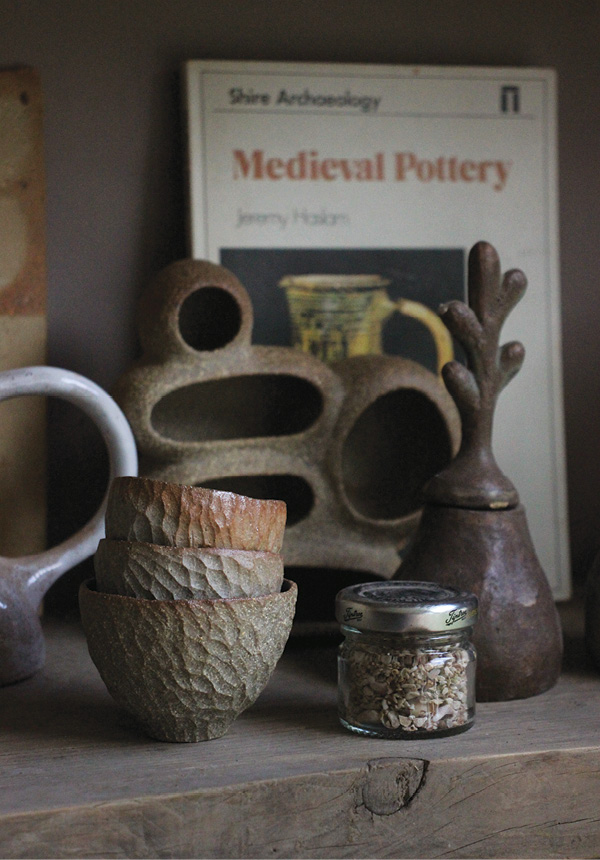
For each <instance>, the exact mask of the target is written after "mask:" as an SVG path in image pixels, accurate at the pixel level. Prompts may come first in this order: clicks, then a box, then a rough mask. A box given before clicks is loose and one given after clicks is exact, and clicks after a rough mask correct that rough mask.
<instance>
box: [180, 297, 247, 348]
mask: <svg viewBox="0 0 600 860" xmlns="http://www.w3.org/2000/svg"><path fill="white" fill-rule="evenodd" d="M241 324H242V314H241V311H240V306H239V304H238V303H237V301H236V300H235V298H234V297H233V296H232V295H231V293H228V292H227V291H226V290H223V289H221V288H220V287H202V288H201V289H199V290H195V291H194V292H193V293H190V295H189V296H188V297H187V299H185V301H184V302H183V303H182V305H181V308H180V309H179V332H180V334H181V337H182V338H183V339H184V341H185V342H186V343H187V345H188V346H191V347H192V349H197V350H198V351H202V352H205V351H210V350H214V349H220V348H221V347H223V346H227V344H228V343H231V341H232V340H233V339H234V338H235V336H236V335H237V334H238V332H239V330H240V326H241Z"/></svg>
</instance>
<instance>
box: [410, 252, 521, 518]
mask: <svg viewBox="0 0 600 860" xmlns="http://www.w3.org/2000/svg"><path fill="white" fill-rule="evenodd" d="M526 286H527V279H526V278H525V275H524V274H523V272H521V271H520V270H519V269H513V270H511V271H509V272H507V273H506V274H505V275H504V277H502V276H501V272H500V261H499V259H498V255H497V253H496V251H495V250H494V248H493V247H492V246H491V245H489V244H488V243H487V242H478V243H477V244H476V245H475V246H474V247H473V248H472V250H471V253H470V254H469V278H468V291H469V305H466V304H464V302H459V301H453V302H449V303H448V304H446V305H442V306H441V307H440V311H439V312H440V315H441V317H442V320H443V321H444V323H445V325H446V327H447V328H448V330H449V331H450V332H451V334H453V335H454V337H455V338H456V339H457V340H458V341H459V342H460V344H461V345H462V347H463V348H464V351H465V354H466V357H467V366H466V367H465V365H463V364H461V363H459V362H458V361H450V362H448V364H446V365H445V366H444V368H443V370H442V376H443V378H444V382H445V384H446V388H447V389H448V391H449V392H450V394H451V396H452V398H453V400H454V402H455V403H456V406H457V408H458V411H459V413H460V416H461V421H462V443H461V447H460V450H459V452H458V454H457V456H456V457H455V459H454V460H453V461H452V463H451V464H450V466H448V468H447V469H445V470H444V471H443V472H440V473H439V474H438V475H436V476H435V478H433V480H432V481H430V482H429V484H428V485H427V487H426V489H425V496H426V499H427V501H428V502H432V503H434V504H445V505H455V506H458V507H468V508H478V509H502V508H509V507H514V506H516V505H517V504H518V502H519V497H518V494H517V491H516V490H515V488H514V486H513V484H512V483H511V482H510V481H509V480H508V478H506V476H505V475H504V474H503V473H502V472H501V470H500V468H499V467H498V465H497V463H496V461H495V459H494V455H493V452H492V428H493V419H494V411H495V408H496V402H497V400H498V395H499V394H500V392H501V391H502V389H503V388H504V387H505V386H506V385H507V384H508V383H509V382H510V380H511V379H512V378H513V377H514V376H515V375H516V374H517V373H518V371H519V370H520V368H521V365H522V364H523V359H524V358H525V349H524V347H523V345H522V344H521V343H519V342H518V341H512V342H510V343H506V344H504V346H502V347H500V346H499V341H500V331H501V329H502V326H503V324H504V322H505V320H506V318H507V316H508V315H509V313H510V312H511V310H512V309H513V308H514V307H515V305H516V304H517V303H518V302H519V300H520V299H521V298H522V297H523V294H524V293H525V288H526Z"/></svg>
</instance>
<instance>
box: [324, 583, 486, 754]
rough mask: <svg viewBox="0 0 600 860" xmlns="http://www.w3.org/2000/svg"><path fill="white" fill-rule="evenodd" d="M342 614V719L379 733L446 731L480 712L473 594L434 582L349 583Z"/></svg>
mask: <svg viewBox="0 0 600 860" xmlns="http://www.w3.org/2000/svg"><path fill="white" fill-rule="evenodd" d="M336 618H337V620H338V621H339V622H340V624H341V629H342V632H343V634H344V640H343V642H342V644H341V645H340V648H339V655H338V709H339V717H340V721H341V723H342V725H344V726H345V727H346V728H347V729H350V731H352V732H356V733H358V734H361V735H369V736H371V737H378V738H403V739H408V738H424V737H443V736H446V735H453V734H458V733H459V732H464V731H466V729H468V728H469V727H470V726H471V725H472V724H473V720H474V717H475V666H476V658H475V649H474V647H473V645H472V643H471V639H470V636H471V633H472V628H473V625H474V623H475V620H476V618H477V598H476V597H475V596H474V595H473V594H469V593H467V592H463V591H458V590H457V589H455V588H450V587H446V586H440V585H437V584H436V583H431V582H402V581H394V582H367V583H363V584H360V585H352V586H350V587H348V588H344V589H342V591H340V592H339V593H338V595H337V597H336Z"/></svg>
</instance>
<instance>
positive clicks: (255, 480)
mask: <svg viewBox="0 0 600 860" xmlns="http://www.w3.org/2000/svg"><path fill="white" fill-rule="evenodd" d="M202 486H203V487H209V488H210V489H211V490H226V491H227V492H228V493H240V494H241V495H243V496H250V497H251V498H253V499H281V501H283V502H285V503H286V505H287V521H286V522H287V525H288V526H293V525H295V524H296V523H299V522H300V521H301V520H304V519H306V517H307V516H308V515H309V514H310V512H311V510H312V509H313V506H314V504H315V496H314V493H313V489H312V487H311V486H310V484H309V483H308V481H305V480H304V478H301V477H299V476H298V475H235V476H233V477H228V478H215V479H214V480H210V481H203V482H202Z"/></svg>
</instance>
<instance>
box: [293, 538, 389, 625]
mask: <svg viewBox="0 0 600 860" xmlns="http://www.w3.org/2000/svg"><path fill="white" fill-rule="evenodd" d="M284 555H285V544H284ZM399 564H400V559H398V565H399ZM285 576H286V577H287V579H292V580H293V581H294V582H295V583H296V584H297V585H298V599H297V603H296V614H295V616H294V619H295V621H296V622H297V623H298V624H300V623H302V624H306V631H305V632H306V633H317V634H318V633H319V632H321V631H322V632H324V633H326V634H327V633H328V634H329V635H331V633H332V632H334V633H337V631H338V630H339V625H338V624H337V623H336V620H335V596H336V594H337V593H338V591H340V589H342V588H346V587H347V586H349V585H356V584H357V583H359V582H372V581H376V580H379V579H381V577H379V576H376V575H375V574H373V573H372V572H369V571H365V570H356V569H350V568H338V567H304V566H300V565H286V566H285ZM315 622H316V623H317V625H318V626H317V627H313V628H311V624H314V623H315ZM324 624H327V625H331V627H330V629H329V631H327V630H322V627H321V625H324Z"/></svg>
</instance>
